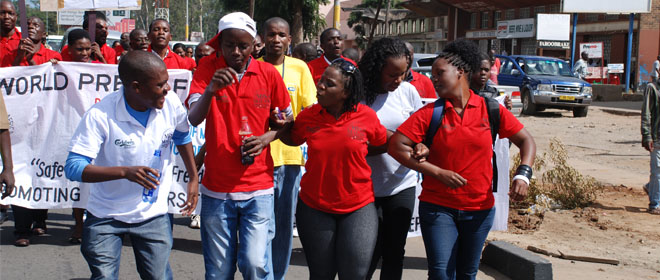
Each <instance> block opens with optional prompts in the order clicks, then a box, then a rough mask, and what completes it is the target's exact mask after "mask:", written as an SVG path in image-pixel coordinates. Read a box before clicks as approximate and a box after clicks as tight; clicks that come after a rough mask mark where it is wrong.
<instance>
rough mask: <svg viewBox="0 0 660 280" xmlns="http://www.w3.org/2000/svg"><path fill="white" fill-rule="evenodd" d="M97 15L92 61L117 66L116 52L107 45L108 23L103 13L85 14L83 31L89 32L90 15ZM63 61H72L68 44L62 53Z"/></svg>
mask: <svg viewBox="0 0 660 280" xmlns="http://www.w3.org/2000/svg"><path fill="white" fill-rule="evenodd" d="M90 13H95V14H96V29H95V33H94V34H95V35H94V36H95V37H96V38H95V39H94V40H95V42H93V43H92V59H93V60H98V61H99V62H102V63H105V64H117V54H116V53H115V50H114V49H113V48H111V47H110V46H108V44H106V40H107V38H108V23H107V20H106V18H105V13H103V12H85V15H84V16H83V25H82V26H83V29H84V30H85V31H87V32H89V14H90ZM60 54H61V55H62V60H63V61H72V59H71V56H70V55H69V46H68V44H67V45H66V46H64V47H62V50H61V51H60Z"/></svg>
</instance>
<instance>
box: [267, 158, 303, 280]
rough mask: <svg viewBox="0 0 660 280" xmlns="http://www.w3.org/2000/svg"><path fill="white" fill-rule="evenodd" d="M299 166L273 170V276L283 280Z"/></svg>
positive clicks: (296, 193)
mask: <svg viewBox="0 0 660 280" xmlns="http://www.w3.org/2000/svg"><path fill="white" fill-rule="evenodd" d="M301 174H302V173H301V172H300V165H282V166H277V167H275V169H274V170H273V181H274V183H275V238H273V254H272V256H273V274H274V277H275V279H276V280H281V279H284V276H285V275H286V271H287V270H288V269H289V261H290V259H291V249H292V248H293V215H294V214H295V213H296V201H297V200H298V190H299V189H300V177H301Z"/></svg>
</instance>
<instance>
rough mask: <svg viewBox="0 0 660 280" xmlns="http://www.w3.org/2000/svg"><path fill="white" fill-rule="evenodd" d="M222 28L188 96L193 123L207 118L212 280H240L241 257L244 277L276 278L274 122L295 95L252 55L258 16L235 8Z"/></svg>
mask: <svg viewBox="0 0 660 280" xmlns="http://www.w3.org/2000/svg"><path fill="white" fill-rule="evenodd" d="M218 30H219V32H220V33H218V35H216V36H215V37H214V38H213V39H211V41H209V42H208V43H207V44H208V45H210V46H211V47H212V48H214V49H215V50H217V51H216V52H215V54H212V55H209V56H207V57H204V58H202V59H201V60H200V62H199V66H198V67H197V70H196V71H195V74H194V76H193V82H192V84H191V86H190V95H189V96H188V100H187V101H186V104H190V112H189V115H188V118H189V119H190V123H191V124H192V125H194V126H196V125H198V124H200V123H201V122H202V121H203V120H204V119H206V150H207V156H206V158H205V160H204V165H205V166H206V172H204V177H203V178H202V184H203V186H202V187H201V188H200V190H201V193H202V194H203V195H202V211H201V217H202V220H201V234H202V251H203V252H204V265H205V268H206V279H233V277H234V272H235V271H236V263H237V262H238V265H239V266H240V271H241V273H242V274H243V278H245V279H272V278H273V275H272V258H271V257H270V250H271V248H270V245H271V241H272V238H273V236H272V234H273V233H274V231H275V220H274V217H273V208H274V205H273V204H274V199H273V193H274V192H273V159H272V158H271V156H270V149H269V146H268V144H269V143H270V142H271V141H272V140H273V139H274V137H275V132H276V130H270V131H269V130H268V128H269V118H270V116H271V113H274V112H275V108H276V107H277V108H280V109H281V111H282V112H284V113H286V115H287V116H289V118H291V117H292V116H291V115H292V113H291V106H290V100H289V94H288V92H287V89H286V86H285V85H284V82H283V80H282V77H281V76H280V74H279V73H278V72H277V70H275V68H274V67H273V66H272V65H270V64H269V63H266V62H262V61H257V60H256V59H253V58H252V57H251V56H250V53H251V52H252V49H253V48H254V37H255V35H256V34H257V28H256V23H255V22H254V20H252V19H251V18H250V17H249V16H248V15H246V14H244V13H241V12H236V13H231V14H228V15H225V16H224V17H222V19H220V23H219V26H218ZM251 135H258V136H257V137H255V136H251ZM241 138H243V139H241ZM239 238H240V242H239Z"/></svg>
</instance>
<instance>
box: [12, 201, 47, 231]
mask: <svg viewBox="0 0 660 280" xmlns="http://www.w3.org/2000/svg"><path fill="white" fill-rule="evenodd" d="M11 210H12V211H13V212H14V228H15V231H14V234H16V235H17V236H19V237H24V236H26V235H30V231H31V229H32V224H34V227H38V228H43V229H45V228H46V218H47V217H48V209H29V208H25V207H21V206H16V205H12V206H11Z"/></svg>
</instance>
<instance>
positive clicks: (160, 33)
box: [147, 18, 195, 71]
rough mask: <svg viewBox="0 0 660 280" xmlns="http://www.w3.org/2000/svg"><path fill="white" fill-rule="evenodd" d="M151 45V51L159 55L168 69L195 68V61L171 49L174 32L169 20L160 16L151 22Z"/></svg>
mask: <svg viewBox="0 0 660 280" xmlns="http://www.w3.org/2000/svg"><path fill="white" fill-rule="evenodd" d="M147 37H149V41H151V45H150V46H149V51H151V52H153V53H154V54H156V55H158V57H160V58H161V59H163V62H165V66H167V69H186V70H190V71H192V70H193V69H194V68H195V65H194V64H193V63H190V62H189V61H188V60H186V59H184V58H183V57H181V56H179V55H177V54H176V53H174V52H173V51H172V49H170V46H169V44H170V40H172V34H171V33H170V23H169V22H167V20H165V19H162V18H158V19H155V20H154V21H152V22H151V24H149V33H148V34H147Z"/></svg>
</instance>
